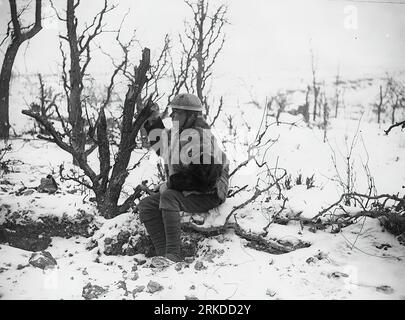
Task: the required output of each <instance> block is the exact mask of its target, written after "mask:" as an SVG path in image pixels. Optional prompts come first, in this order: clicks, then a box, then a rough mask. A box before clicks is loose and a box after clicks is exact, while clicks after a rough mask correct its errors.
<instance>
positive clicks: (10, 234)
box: [0, 211, 97, 251]
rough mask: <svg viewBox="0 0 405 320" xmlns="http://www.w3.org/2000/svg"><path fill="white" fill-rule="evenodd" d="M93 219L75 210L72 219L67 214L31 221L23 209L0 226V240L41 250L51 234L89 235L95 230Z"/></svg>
mask: <svg viewBox="0 0 405 320" xmlns="http://www.w3.org/2000/svg"><path fill="white" fill-rule="evenodd" d="M93 218H94V217H93V216H92V215H90V214H86V213H85V212H83V211H79V212H78V215H76V216H75V217H74V218H72V217H68V216H67V215H64V216H63V217H62V218H58V217H55V216H43V217H40V218H38V220H36V221H34V220H31V219H30V218H29V214H27V212H26V211H24V212H18V211H17V212H13V213H11V214H10V215H7V219H6V221H5V222H4V223H3V224H2V225H0V243H8V244H9V245H10V246H13V247H16V248H19V249H23V250H28V251H43V250H45V249H46V248H47V247H48V246H49V244H50V243H51V241H52V240H51V238H52V237H63V238H70V237H72V236H77V235H79V236H83V237H86V238H87V237H90V236H92V235H93V233H94V231H95V230H96V229H97V227H96V226H95V225H93V224H92V222H93Z"/></svg>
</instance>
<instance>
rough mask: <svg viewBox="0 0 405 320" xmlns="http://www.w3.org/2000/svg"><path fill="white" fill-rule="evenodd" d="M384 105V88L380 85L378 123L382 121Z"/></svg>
mask: <svg viewBox="0 0 405 320" xmlns="http://www.w3.org/2000/svg"><path fill="white" fill-rule="evenodd" d="M382 104H383V95H382V86H381V85H380V103H379V104H378V106H377V123H378V124H379V123H380V121H381V108H382Z"/></svg>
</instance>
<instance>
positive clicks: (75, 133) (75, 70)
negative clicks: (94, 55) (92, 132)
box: [66, 0, 86, 165]
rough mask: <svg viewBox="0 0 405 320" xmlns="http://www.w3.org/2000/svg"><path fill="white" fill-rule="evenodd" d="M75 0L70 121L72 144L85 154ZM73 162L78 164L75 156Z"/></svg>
mask: <svg viewBox="0 0 405 320" xmlns="http://www.w3.org/2000/svg"><path fill="white" fill-rule="evenodd" d="M75 17H76V16H75V5H74V0H68V1H67V11H66V24H67V34H68V39H69V48H70V72H69V80H70V93H69V97H68V110H69V123H70V125H71V126H72V134H71V137H70V138H71V145H72V146H73V148H75V149H76V150H77V151H78V152H80V153H83V155H84V156H85V157H86V155H85V154H84V151H85V146H86V135H85V132H84V119H83V116H82V103H81V94H82V90H83V82H82V81H83V79H82V78H83V77H82V73H81V68H80V51H79V47H78V40H77V30H76V28H77V21H75ZM73 164H75V165H78V162H77V160H75V159H74V158H73Z"/></svg>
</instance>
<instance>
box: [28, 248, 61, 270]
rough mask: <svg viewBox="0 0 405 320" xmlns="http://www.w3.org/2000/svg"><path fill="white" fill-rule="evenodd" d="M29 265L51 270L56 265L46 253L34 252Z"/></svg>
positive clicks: (52, 258)
mask: <svg viewBox="0 0 405 320" xmlns="http://www.w3.org/2000/svg"><path fill="white" fill-rule="evenodd" d="M29 263H30V264H31V265H33V266H34V267H36V268H40V269H46V268H52V267H54V266H56V265H57V264H58V263H57V262H56V260H55V259H54V257H52V255H51V254H50V253H49V252H48V251H42V252H34V253H33V254H32V255H31V258H30V260H29Z"/></svg>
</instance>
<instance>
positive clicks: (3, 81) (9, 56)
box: [0, 41, 21, 139]
mask: <svg viewBox="0 0 405 320" xmlns="http://www.w3.org/2000/svg"><path fill="white" fill-rule="evenodd" d="M20 44H21V43H20V42H18V41H15V42H12V43H11V44H10V45H9V46H8V48H7V51H6V54H5V56H4V61H3V66H2V68H1V75H0V139H8V137H9V129H10V123H9V95H10V80H11V71H12V69H13V64H14V60H15V57H16V56H17V52H18V48H19V47H20Z"/></svg>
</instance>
